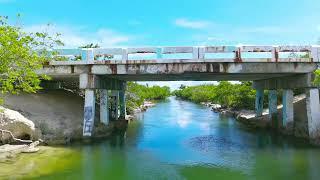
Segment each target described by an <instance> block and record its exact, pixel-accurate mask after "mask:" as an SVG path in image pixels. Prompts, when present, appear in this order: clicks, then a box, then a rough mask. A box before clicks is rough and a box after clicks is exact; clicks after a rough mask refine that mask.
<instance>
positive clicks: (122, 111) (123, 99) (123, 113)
mask: <svg viewBox="0 0 320 180" xmlns="http://www.w3.org/2000/svg"><path fill="white" fill-rule="evenodd" d="M119 100H120V117H119V118H120V119H122V120H124V119H125V118H126V96H125V91H124V90H121V91H119Z"/></svg>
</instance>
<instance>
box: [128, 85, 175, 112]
mask: <svg viewBox="0 0 320 180" xmlns="http://www.w3.org/2000/svg"><path fill="white" fill-rule="evenodd" d="M169 96H170V88H169V87H167V86H164V87H160V86H152V87H148V86H144V85H141V84H138V83H135V82H128V83H127V91H126V103H127V110H128V113H129V114H130V113H131V112H132V111H133V110H134V109H135V108H137V107H139V106H140V105H142V104H143V102H144V101H145V100H148V101H153V100H163V99H166V98H167V97H169Z"/></svg>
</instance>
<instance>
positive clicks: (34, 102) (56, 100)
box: [4, 90, 113, 144]
mask: <svg viewBox="0 0 320 180" xmlns="http://www.w3.org/2000/svg"><path fill="white" fill-rule="evenodd" d="M4 106H5V107H8V108H10V109H14V110H16V111H18V112H20V113H21V114H22V115H23V116H24V117H26V118H28V119H30V120H32V122H33V123H34V124H35V127H36V128H39V129H40V130H41V132H42V139H43V140H44V141H45V142H46V143H48V144H65V143H69V142H70V141H72V140H78V139H82V131H83V119H84V114H83V110H84V99H83V98H82V97H80V96H79V95H77V94H74V93H72V92H69V91H65V90H53V91H50V90H48V91H40V92H38V93H37V94H25V93H22V94H20V95H9V96H7V97H6V98H5V104H4ZM97 109H99V107H98V108H96V110H97ZM95 115H96V116H95V124H94V126H95V127H94V130H93V137H97V136H99V137H100V136H108V135H109V134H110V133H111V131H112V129H113V126H112V125H109V126H105V125H103V124H102V123H99V113H98V112H96V113H95Z"/></svg>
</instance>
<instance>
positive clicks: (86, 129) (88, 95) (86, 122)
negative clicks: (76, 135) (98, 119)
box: [83, 89, 95, 136]
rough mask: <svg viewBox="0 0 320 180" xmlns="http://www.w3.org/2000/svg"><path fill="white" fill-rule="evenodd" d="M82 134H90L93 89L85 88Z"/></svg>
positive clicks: (92, 114) (93, 97)
mask: <svg viewBox="0 0 320 180" xmlns="http://www.w3.org/2000/svg"><path fill="white" fill-rule="evenodd" d="M83 117H84V119H83V136H91V135H92V130H93V126H94V117H95V94H94V90H92V89H86V90H85V101H84V115H83Z"/></svg>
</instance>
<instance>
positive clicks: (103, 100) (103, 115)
mask: <svg viewBox="0 0 320 180" xmlns="http://www.w3.org/2000/svg"><path fill="white" fill-rule="evenodd" d="M108 98H109V97H108V90H106V89H101V90H100V122H101V123H103V124H105V125H108V124H109V103H108Z"/></svg>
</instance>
